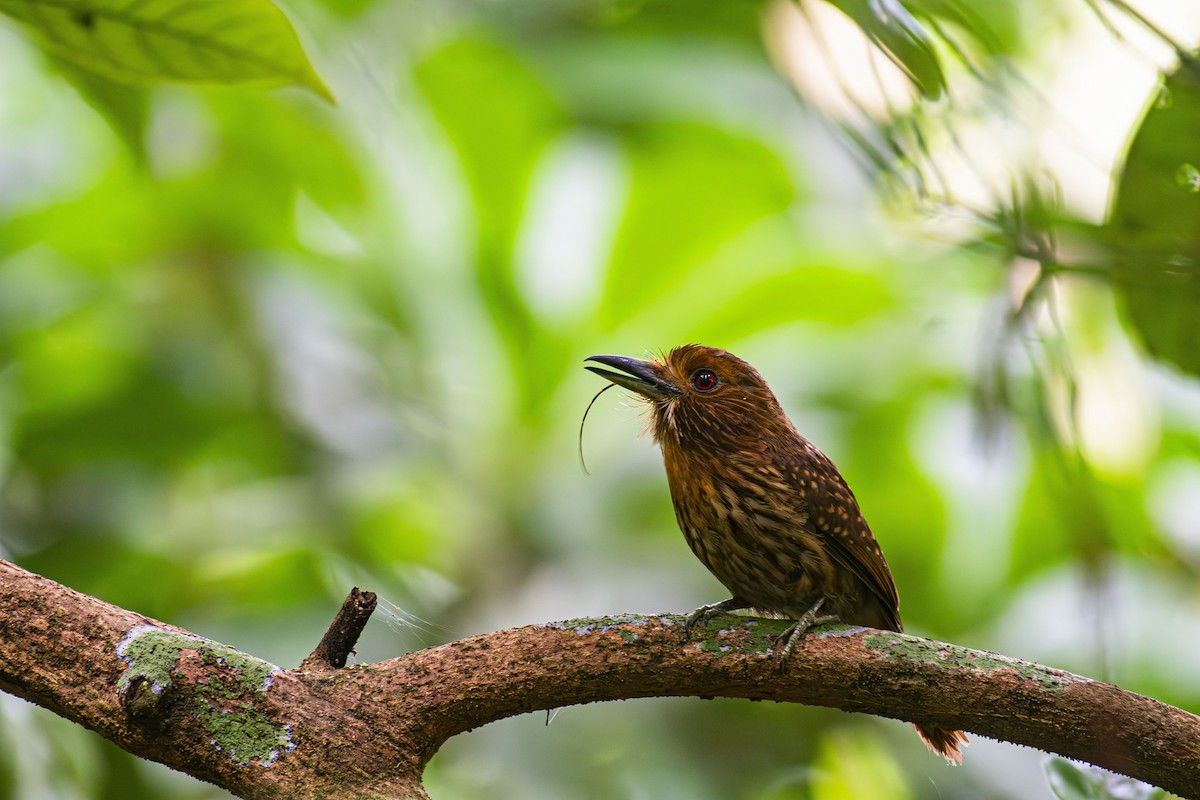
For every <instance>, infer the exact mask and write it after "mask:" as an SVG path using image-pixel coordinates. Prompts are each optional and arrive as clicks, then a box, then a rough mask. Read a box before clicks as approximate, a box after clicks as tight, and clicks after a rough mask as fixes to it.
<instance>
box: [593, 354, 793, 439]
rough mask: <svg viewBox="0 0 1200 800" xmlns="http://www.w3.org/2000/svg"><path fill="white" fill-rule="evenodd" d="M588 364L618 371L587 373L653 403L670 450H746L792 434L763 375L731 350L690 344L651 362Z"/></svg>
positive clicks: (655, 421) (615, 359)
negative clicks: (700, 448)
mask: <svg viewBox="0 0 1200 800" xmlns="http://www.w3.org/2000/svg"><path fill="white" fill-rule="evenodd" d="M585 360H586V361H594V362H596V363H598V364H603V365H604V366H606V367H612V370H608V369H601V368H600V367H594V366H591V365H589V366H588V367H587V369H589V370H591V371H592V372H594V373H596V374H597V375H599V376H601V377H602V378H607V379H608V380H610V381H612V382H613V383H615V384H617V385H618V386H623V387H624V388H626V389H629V390H630V391H633V392H635V393H636V394H638V395H639V396H640V397H642V398H644V399H645V400H646V401H648V402H649V404H650V408H651V413H652V419H651V429H652V431H653V433H654V439H655V441H657V442H659V443H660V444H662V445H663V446H664V448H665V447H670V446H672V445H680V446H683V447H688V446H708V447H709V448H711V449H715V450H717V451H718V452H719V451H728V450H732V449H738V450H741V449H745V448H746V447H748V446H752V445H753V443H755V442H761V441H764V440H768V439H769V437H771V436H774V435H778V434H780V433H782V432H783V431H782V430H781V427H782V429H785V430H786V429H790V428H791V423H790V422H789V421H788V419H787V416H786V415H785V414H784V413H783V409H782V408H781V407H780V405H779V401H778V400H776V399H775V394H774V393H773V392H772V391H771V387H769V386H767V382H766V381H765V380H763V377H762V375H759V374H758V370H756V369H755V368H754V367H752V366H750V365H749V364H747V363H746V362H745V361H743V360H742V359H740V358H738V357H737V356H735V355H733V354H732V353H730V352H727V351H725V350H720V349H718V348H715V347H705V346H703V345H698V344H686V345H683V346H682V347H676V348H675V349H674V350H672V351H670V352H669V353H667V354H666V356H665V357H663V358H656V359H651V360H643V359H640V358H629V357H627V356H605V355H600V356H589V357H588V358H587V359H585ZM613 370H618V371H613Z"/></svg>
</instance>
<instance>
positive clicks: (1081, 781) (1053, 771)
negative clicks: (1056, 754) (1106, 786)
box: [1045, 758, 1104, 800]
mask: <svg viewBox="0 0 1200 800" xmlns="http://www.w3.org/2000/svg"><path fill="white" fill-rule="evenodd" d="M1045 770H1046V782H1047V783H1048V784H1050V791H1052V792H1054V796H1055V797H1057V798H1058V800H1094V798H1100V797H1103V796H1104V795H1103V793H1102V792H1101V788H1100V786H1099V785H1098V784H1097V782H1096V779H1095V777H1094V776H1093V775H1091V774H1090V773H1088V772H1084V771H1083V770H1082V769H1080V768H1079V767H1077V766H1076V765H1074V764H1072V763H1071V762H1070V761H1067V760H1066V759H1065V758H1051V759H1050V760H1048V761H1047V762H1046V764H1045Z"/></svg>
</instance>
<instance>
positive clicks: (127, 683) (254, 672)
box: [117, 625, 295, 766]
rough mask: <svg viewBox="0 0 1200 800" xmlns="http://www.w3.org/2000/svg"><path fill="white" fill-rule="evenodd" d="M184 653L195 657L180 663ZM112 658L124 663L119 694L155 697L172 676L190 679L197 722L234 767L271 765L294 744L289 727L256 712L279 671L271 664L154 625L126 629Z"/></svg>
mask: <svg viewBox="0 0 1200 800" xmlns="http://www.w3.org/2000/svg"><path fill="white" fill-rule="evenodd" d="M185 650H186V651H190V653H194V656H193V655H189V656H188V658H187V659H183V658H182V653H183V651H185ZM117 656H118V657H119V658H120V659H121V660H122V661H124V662H125V663H126V664H127V665H128V669H126V670H125V672H124V673H122V675H121V677H120V679H119V680H118V682H117V690H118V691H119V692H121V693H122V694H124V693H126V692H128V691H129V690H130V688H131V687H136V686H139V685H141V686H144V685H146V684H148V685H149V686H150V688H151V691H152V692H153V693H154V694H155V695H160V694H162V693H163V692H164V691H166V690H167V689H169V688H170V687H171V685H172V682H173V681H174V680H175V679H176V678H185V679H187V678H191V679H192V680H191V681H190V683H191V686H192V688H193V691H195V692H196V693H197V695H198V696H197V698H196V702H197V714H196V716H197V719H199V720H200V722H201V723H202V724H203V725H204V728H205V729H206V730H207V731H208V732H209V734H210V735H211V736H212V738H211V740H210V741H211V742H212V744H213V745H214V746H215V747H216V748H217V749H219V750H221V751H223V752H225V753H228V754H229V756H230V757H231V758H232V759H233V760H234V762H235V763H237V764H241V765H246V764H250V763H251V762H253V761H256V760H257V762H258V763H259V764H260V765H262V766H270V765H271V764H273V763H274V762H275V761H276V760H278V759H279V756H280V755H281V754H282V753H286V752H287V751H289V750H291V749H292V748H293V747H294V746H295V745H294V744H293V742H292V738H291V729H290V728H289V726H287V725H276V724H274V723H273V722H271V721H270V719H269V718H268V717H267V715H266V714H264V713H262V712H261V711H258V710H257V708H258V703H259V699H260V698H261V697H262V695H263V693H265V692H266V691H267V689H268V688H270V686H271V679H272V677H273V676H274V675H275V673H277V672H279V671H280V669H279V667H277V666H275V665H274V664H271V663H269V662H266V661H263V660H262V659H260V658H255V657H254V656H250V655H247V654H246V653H243V652H241V651H239V650H235V649H234V648H232V647H229V646H228V645H224V644H221V643H219V642H214V641H212V640H210V639H204V638H201V637H199V636H193V635H191V634H187V633H179V632H177V631H168V630H163V629H162V628H158V627H156V626H154V625H142V626H139V627H137V628H134V629H133V630H132V631H130V632H129V633H128V634H127V635H126V636H125V638H124V639H122V640H121V643H120V644H119V645H117ZM184 661H186V663H184Z"/></svg>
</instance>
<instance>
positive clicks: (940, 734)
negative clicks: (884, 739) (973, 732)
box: [913, 725, 968, 764]
mask: <svg viewBox="0 0 1200 800" xmlns="http://www.w3.org/2000/svg"><path fill="white" fill-rule="evenodd" d="M913 727H914V728H916V729H917V735H918V736H920V737H921V741H923V742H925V744H927V745H929V748H930V749H931V750H933V752H935V753H937V754H938V755H939V756H941V757H942V758H944V759H946V761H948V762H949V763H951V764H961V763H962V750H960V749H959V748H960V747H965V746H966V745H967V741H968V740H967V735H966V734H965V733H963V732H962V731H948V730H946V729H945V728H937V727H934V726H932V725H913Z"/></svg>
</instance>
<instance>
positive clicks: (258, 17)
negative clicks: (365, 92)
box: [0, 0, 333, 100]
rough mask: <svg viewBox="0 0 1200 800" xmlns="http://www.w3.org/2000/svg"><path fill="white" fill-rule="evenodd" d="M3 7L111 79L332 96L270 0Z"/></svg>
mask: <svg viewBox="0 0 1200 800" xmlns="http://www.w3.org/2000/svg"><path fill="white" fill-rule="evenodd" d="M0 12H3V13H5V14H8V15H10V16H12V17H15V18H16V19H19V20H21V21H22V22H24V23H26V24H27V25H28V26H29V27H30V28H31V29H32V30H33V31H34V32H35V33H36V35H37V37H38V39H39V40H40V41H41V43H42V45H43V46H44V47H45V49H46V50H48V51H49V52H50V53H51V54H53V55H55V56H58V57H59V58H62V59H64V60H66V61H69V62H71V63H73V64H76V65H78V66H80V67H83V68H84V69H88V70H91V71H93V72H97V73H99V74H101V75H104V76H106V77H109V78H112V79H113V80H117V81H122V82H125V83H144V82H155V81H183V82H204V83H228V84H255V85H263V86H286V85H294V86H303V87H305V88H307V89H311V90H312V91H314V92H316V93H317V94H319V95H321V96H322V97H324V98H326V99H327V100H332V99H333V97H332V95H330V93H329V90H328V89H327V88H326V87H325V84H323V83H322V82H321V79H320V78H318V77H317V74H316V73H315V72H314V71H313V68H312V65H310V64H309V63H308V59H307V57H306V56H305V55H304V50H303V49H302V48H301V46H300V41H299V39H297V38H296V32H295V31H294V30H293V29H292V26H291V24H290V23H289V22H288V20H287V17H285V16H284V15H283V12H282V11H280V10H279V9H278V8H276V7H275V6H274V5H272V4H271V3H270V2H269V0H0Z"/></svg>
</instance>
